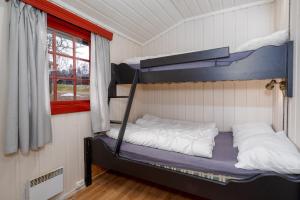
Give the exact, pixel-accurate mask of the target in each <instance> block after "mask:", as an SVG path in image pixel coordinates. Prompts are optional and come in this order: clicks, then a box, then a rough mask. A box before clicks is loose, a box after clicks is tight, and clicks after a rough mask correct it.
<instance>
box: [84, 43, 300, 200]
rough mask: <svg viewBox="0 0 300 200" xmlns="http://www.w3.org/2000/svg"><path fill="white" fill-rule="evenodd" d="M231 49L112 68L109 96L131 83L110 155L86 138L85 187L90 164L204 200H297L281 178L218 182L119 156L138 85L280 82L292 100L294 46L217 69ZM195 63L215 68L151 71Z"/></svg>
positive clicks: (298, 192)
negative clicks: (265, 80) (205, 62)
mask: <svg viewBox="0 0 300 200" xmlns="http://www.w3.org/2000/svg"><path fill="white" fill-rule="evenodd" d="M229 56H230V54H229V48H219V49H213V50H206V51H199V52H194V53H187V54H180V55H174V56H167V57H162V58H154V59H148V60H143V61H141V63H140V69H133V68H131V67H130V66H129V65H127V64H124V63H122V64H120V65H115V64H112V81H111V84H110V87H109V97H110V98H116V97H117V96H116V85H117V84H129V83H131V84H132V86H131V90H130V94H129V99H128V103H127V108H126V111H125V114H124V117H123V121H122V122H121V124H122V125H121V128H120V132H119V136H118V140H117V143H116V146H115V149H114V151H112V150H111V149H110V148H109V147H108V146H107V145H106V144H105V143H104V142H103V141H102V140H96V139H94V138H93V137H88V138H85V139H84V151H85V184H86V186H88V185H90V184H91V182H92V177H91V165H92V164H96V165H100V166H102V167H104V168H107V169H110V170H114V171H118V172H121V173H124V174H127V175H131V176H134V177H137V178H141V179H144V180H147V181H150V182H153V183H156V184H159V185H163V186H167V187H170V188H173V189H177V190H180V191H183V192H186V193H190V194H193V195H196V196H200V197H204V198H208V199H216V200H219V199H226V200H227V199H230V200H247V199H249V200H253V199H255V200H260V199H263V200H268V199H270V200H274V199H284V200H286V199H289V200H293V199H295V200H296V199H300V183H299V182H298V181H295V180H292V179H290V178H288V177H287V176H285V175H280V174H278V175H264V174H261V175H258V176H255V177H252V178H250V179H243V180H229V181H228V182H227V183H220V182H217V181H213V180H208V179H205V178H201V177H196V176H193V175H189V174H185V173H181V172H177V171H172V170H169V169H165V168H161V167H156V166H153V165H149V164H146V163H142V162H137V161H134V160H129V159H126V158H124V157H121V156H119V152H120V147H121V144H122V141H123V136H124V133H125V129H126V125H127V121H128V117H129V114H130V109H131V105H132V101H133V98H134V94H135V90H136V85H137V84H138V83H162V82H191V81H226V80H263V79H277V78H282V79H285V80H286V83H287V91H286V95H287V96H288V97H292V96H293V42H292V41H290V42H287V43H285V44H283V45H281V46H266V47H262V48H260V49H257V50H255V51H253V52H252V53H251V54H249V56H247V57H246V58H243V59H241V60H238V61H235V62H232V63H230V64H229V65H227V66H224V65H222V66H218V65H217V63H218V60H220V59H222V58H227V57H229ZM197 61H213V62H214V63H215V65H214V66H211V67H201V68H192V69H175V70H162V71H151V70H148V69H153V68H155V67H161V66H168V65H174V64H180V63H189V62H197Z"/></svg>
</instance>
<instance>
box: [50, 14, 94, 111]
mask: <svg viewBox="0 0 300 200" xmlns="http://www.w3.org/2000/svg"><path fill="white" fill-rule="evenodd" d="M47 21H48V28H51V29H52V30H53V41H52V42H53V43H52V46H53V50H54V51H52V52H49V53H51V54H52V55H53V61H54V63H56V55H58V56H64V57H68V58H72V59H73V77H72V78H65V77H59V76H57V74H56V73H53V74H52V75H51V77H50V78H51V80H52V81H53V83H54V86H53V92H54V100H53V101H51V114H52V115H57V114H65V113H74V112H85V111H90V100H66V101H57V80H66V79H68V80H73V81H74V83H73V87H74V88H73V91H74V98H75V99H76V90H77V87H76V81H77V80H78V78H77V77H76V60H82V61H86V62H90V58H89V60H86V59H81V58H77V57H76V55H75V51H76V50H75V45H76V39H78V38H79V39H81V40H83V41H85V42H87V43H88V44H89V47H90V43H91V42H90V35H91V33H90V32H89V31H87V30H85V29H82V28H80V27H78V26H75V25H73V24H70V23H68V22H66V21H63V20H61V19H58V18H56V17H54V16H52V15H49V14H48V16H47ZM57 32H63V33H67V34H68V35H70V36H71V38H72V40H73V55H72V56H69V55H65V54H60V53H58V52H56V51H55V50H56V33H57ZM56 67H57V66H56V65H55V64H54V65H53V68H54V71H56V69H57V68H56ZM88 81H89V80H88Z"/></svg>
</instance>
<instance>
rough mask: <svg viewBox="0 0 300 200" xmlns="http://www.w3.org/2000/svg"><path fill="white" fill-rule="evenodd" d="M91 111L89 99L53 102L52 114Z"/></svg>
mask: <svg viewBox="0 0 300 200" xmlns="http://www.w3.org/2000/svg"><path fill="white" fill-rule="evenodd" d="M86 111H90V101H89V100H78V101H55V102H51V115H59V114H67V113H76V112H86Z"/></svg>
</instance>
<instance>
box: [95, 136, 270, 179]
mask: <svg viewBox="0 0 300 200" xmlns="http://www.w3.org/2000/svg"><path fill="white" fill-rule="evenodd" d="M125 134H126V133H125ZM95 138H96V139H99V140H102V141H103V142H105V143H106V144H107V145H108V146H109V147H110V148H111V150H113V149H114V146H115V144H116V140H115V139H112V138H110V137H108V136H106V135H98V136H96V137H95ZM215 143H216V145H215V147H214V150H213V157H212V158H211V159H209V158H203V157H197V156H190V155H185V154H181V153H176V152H171V151H166V150H160V149H155V148H151V147H146V146H141V145H135V144H130V143H127V142H123V143H122V146H121V149H120V156H121V157H124V158H127V159H130V160H134V161H139V162H143V163H147V164H151V165H156V166H162V167H165V168H170V169H174V170H179V171H181V170H180V169H183V170H185V171H187V172H191V173H195V172H202V173H211V174H216V175H226V176H229V177H233V178H236V179H241V178H249V177H252V176H256V175H258V174H261V173H264V172H263V171H259V170H244V169H238V168H236V167H235V166H234V164H235V163H237V154H238V150H237V148H233V136H232V133H220V134H219V135H218V136H216V137H215Z"/></svg>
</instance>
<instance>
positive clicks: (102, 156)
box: [85, 133, 300, 200]
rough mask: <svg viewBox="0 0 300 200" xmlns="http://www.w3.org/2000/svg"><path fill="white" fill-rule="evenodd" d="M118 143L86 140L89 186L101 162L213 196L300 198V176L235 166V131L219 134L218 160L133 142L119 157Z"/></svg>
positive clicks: (102, 137)
mask: <svg viewBox="0 0 300 200" xmlns="http://www.w3.org/2000/svg"><path fill="white" fill-rule="evenodd" d="M115 143H116V140H115V139H112V138H110V137H108V136H106V135H104V134H101V135H97V136H95V137H90V138H86V139H85V167H86V168H85V169H86V171H85V181H86V185H89V184H91V164H96V165H101V166H102V167H105V168H107V169H110V170H115V171H118V172H122V173H125V174H128V175H131V176H134V177H137V178H141V179H144V180H148V181H151V182H154V183H157V184H160V185H164V186H167V187H170V188H174V189H177V190H180V191H183V192H187V193H190V194H194V195H197V196H201V197H205V198H208V199H231V200H234V199H264V200H266V199H291V200H292V199H300V183H299V182H298V180H299V176H284V175H280V174H276V173H273V172H263V171H259V170H243V169H237V168H235V167H234V163H236V159H237V149H236V148H233V146H232V133H220V134H219V135H218V136H216V138H215V143H216V145H215V148H214V150H213V157H212V159H207V158H201V157H197V156H190V155H184V154H180V153H176V152H170V151H165V150H160V149H155V148H151V147H146V146H141V145H135V144H130V143H127V142H123V144H122V146H121V150H120V154H119V155H117V156H115V155H114V147H115Z"/></svg>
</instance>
